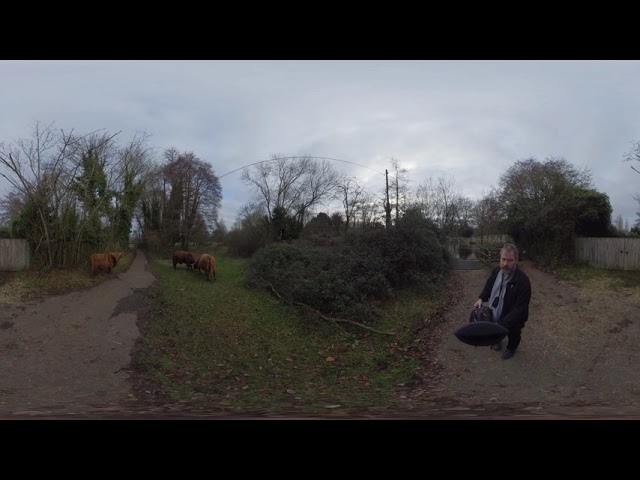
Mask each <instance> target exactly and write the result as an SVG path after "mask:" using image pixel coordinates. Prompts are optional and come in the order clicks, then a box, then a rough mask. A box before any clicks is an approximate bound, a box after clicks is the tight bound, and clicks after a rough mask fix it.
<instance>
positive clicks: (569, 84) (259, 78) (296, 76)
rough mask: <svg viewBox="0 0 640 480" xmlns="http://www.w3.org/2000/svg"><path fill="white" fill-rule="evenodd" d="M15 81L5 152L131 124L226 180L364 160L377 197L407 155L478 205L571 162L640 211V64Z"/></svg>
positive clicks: (240, 68)
mask: <svg viewBox="0 0 640 480" xmlns="http://www.w3.org/2000/svg"><path fill="white" fill-rule="evenodd" d="M0 82H1V88H0V142H4V143H5V144H7V143H12V142H13V141H14V140H15V139H17V138H28V137H30V136H31V132H32V129H33V126H34V124H35V122H36V121H38V122H40V123H43V124H49V123H51V122H55V126H56V127H58V128H62V129H65V130H67V131H68V130H71V129H75V131H76V132H78V133H89V132H91V131H95V130H98V129H104V130H106V131H108V132H112V133H115V132H118V131H122V133H121V134H120V139H121V140H120V141H121V142H122V144H123V145H124V144H125V143H126V142H127V140H129V139H131V137H132V136H133V135H134V134H135V133H136V132H140V131H145V132H147V133H148V134H150V135H151V144H152V145H153V146H154V147H155V149H156V150H157V152H158V155H157V157H158V159H159V160H160V159H161V153H162V151H163V150H164V149H166V148H170V147H174V148H176V149H178V150H179V151H189V152H193V153H195V154H196V155H197V156H198V157H199V158H200V159H202V160H204V161H207V162H210V163H211V164H212V166H213V169H214V172H215V173H216V174H217V175H218V176H223V175H225V174H226V173H228V172H230V171H232V170H234V169H236V168H239V167H241V166H243V165H247V164H251V163H254V162H258V161H261V160H267V159H269V158H271V156H272V155H273V154H283V155H289V156H296V155H310V156H317V157H330V158H335V159H341V160H344V161H347V162H353V163H357V164H360V165H364V166H366V167H368V168H364V167H358V166H355V165H351V164H348V163H342V162H335V163H334V165H335V167H336V169H337V170H339V171H341V172H344V173H348V174H350V175H354V176H356V177H358V179H359V180H360V181H361V182H362V183H365V184H366V186H367V188H368V190H369V191H371V192H372V193H378V192H380V191H381V190H382V188H383V186H384V175H383V173H384V170H385V168H389V169H390V168H391V163H390V158H394V159H396V160H398V162H399V163H400V166H401V167H404V168H406V169H408V170H409V177H410V178H411V184H410V186H411V187H412V188H416V187H417V186H418V185H420V184H421V183H422V182H424V181H426V180H427V179H428V178H429V177H432V178H433V179H434V180H435V179H437V178H438V177H444V178H447V179H450V180H452V181H453V182H454V183H455V186H456V187H457V189H458V190H459V192H460V193H461V194H463V195H465V196H468V197H469V198H471V199H473V200H477V199H479V198H481V197H482V196H483V195H484V194H486V193H487V192H488V191H489V190H490V188H491V187H492V186H496V185H497V182H498V179H499V177H500V175H501V174H502V173H504V172H505V171H506V170H507V169H508V168H509V167H510V166H511V165H513V163H514V162H515V161H517V160H524V159H527V158H532V157H533V158H535V159H536V160H539V161H544V160H545V159H546V158H549V157H554V158H564V159H566V160H567V161H568V162H570V163H571V164H573V165H574V166H576V167H577V168H583V167H585V168H588V169H589V170H590V171H591V173H592V179H593V184H594V186H595V188H596V189H597V190H598V191H600V192H603V193H606V194H607V195H608V196H609V198H610V200H611V205H612V207H613V217H612V218H613V219H615V218H616V217H617V215H618V214H621V215H622V216H623V218H624V219H626V220H628V222H629V226H632V225H633V224H634V223H635V221H636V212H637V211H638V210H640V207H639V205H638V203H637V202H636V201H635V200H634V199H633V196H634V195H635V194H638V193H640V174H638V173H635V172H634V171H633V170H632V169H631V167H630V165H631V164H630V163H628V162H623V159H624V156H625V154H626V153H627V152H629V151H630V150H631V148H632V147H633V144H634V143H635V142H637V141H640V61H582V60H581V61H564V60H553V61H532V60H525V61H511V60H502V61H484V60H473V61H465V60H456V61H443V60H421V61H399V60H390V61H352V60H341V61H319V60H312V61H266V60H261V61H247V60H239V61H214V60H206V61H205V60H202V61H157V60H156V61H134V60H127V61H78V60H73V61H51V60H48V61H32V60H30V61H16V60H12V61H0ZM635 165H636V166H637V167H640V165H638V164H637V163H636V164H635ZM0 168H1V167H0ZM376 172H381V173H376ZM240 176H241V171H238V172H235V173H233V174H230V175H226V176H224V177H223V178H221V184H222V194H223V200H222V207H221V210H220V216H221V218H222V219H223V220H224V221H225V223H226V225H227V227H231V226H232V225H233V223H234V221H235V219H236V215H237V213H238V211H239V209H240V208H241V207H242V206H243V205H244V204H246V203H247V202H248V201H249V200H250V191H249V190H248V188H247V187H246V186H245V185H243V184H242V183H241V181H240ZM6 190H7V187H6V182H5V181H4V180H3V181H2V182H1V183H0V193H2V194H4V193H6Z"/></svg>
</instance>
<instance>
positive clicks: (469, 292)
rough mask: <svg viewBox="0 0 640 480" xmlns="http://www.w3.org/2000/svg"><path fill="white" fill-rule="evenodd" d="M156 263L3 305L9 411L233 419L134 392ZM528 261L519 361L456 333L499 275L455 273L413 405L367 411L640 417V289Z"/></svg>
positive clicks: (0, 321)
mask: <svg viewBox="0 0 640 480" xmlns="http://www.w3.org/2000/svg"><path fill="white" fill-rule="evenodd" d="M146 267H147V259H146V257H145V255H144V254H143V253H142V252H138V254H137V256H136V258H135V259H134V261H133V263H132V264H131V266H130V268H129V270H128V271H127V272H124V273H120V274H118V275H114V278H113V279H110V280H108V281H106V282H103V283H101V284H100V285H98V286H96V287H94V288H91V289H88V290H84V291H80V292H74V293H70V294H68V295H62V296H55V297H50V298H47V299H44V300H39V301H31V302H26V303H22V304H11V305H7V304H0V372H2V374H1V375H0V418H24V417H36V418H69V417H74V416H75V417H79V418H93V417H95V416H98V417H105V416H106V417H107V418H121V417H123V416H130V417H131V416H133V417H135V418H141V417H142V418H173V417H175V418H184V416H192V417H193V416H195V417H197V418H206V417H208V416H211V417H213V416H215V417H220V416H225V414H224V413H220V412H217V413H215V414H214V413H213V412H211V413H207V412H202V411H201V412H198V413H194V412H188V411H186V412H185V411H181V410H180V409H181V408H182V407H180V405H166V406H151V405H146V404H145V402H144V401H143V400H138V399H136V397H135V395H134V394H133V393H132V392H134V391H140V389H139V388H138V389H137V390H136V389H135V388H134V383H136V380H134V377H133V376H132V372H130V370H129V369H130V367H131V365H130V362H131V352H132V350H133V347H134V343H135V341H136V339H137V337H138V335H139V332H138V328H137V325H136V320H137V314H138V311H139V310H140V309H141V308H142V306H143V298H144V295H145V291H146V289H147V288H148V287H149V286H150V285H151V284H152V283H153V281H154V277H153V276H152V275H151V274H150V273H149V272H148V271H147V268H146ZM521 268H523V270H525V271H526V272H527V274H528V275H529V277H530V279H531V284H532V292H533V294H532V300H531V306H530V317H529V321H528V322H527V325H526V328H525V329H524V330H523V340H522V343H521V345H520V348H519V349H518V352H517V353H516V355H515V356H514V357H513V358H512V359H510V360H507V361H503V360H501V359H500V354H499V353H498V352H494V351H491V350H490V349H489V347H472V346H469V345H466V344H463V343H461V342H460V341H459V340H458V339H457V338H456V337H455V336H453V331H454V330H455V329H456V328H457V327H458V326H460V325H462V324H463V323H464V322H466V320H467V318H468V315H469V312H470V310H471V307H472V305H473V303H474V301H475V300H476V298H477V295H478V293H479V292H480V291H481V290H482V286H483V284H484V281H485V280H486V278H487V276H488V273H489V272H488V270H461V271H456V272H455V273H454V278H453V281H454V285H457V287H456V294H455V295H454V297H455V298H456V303H455V304H454V305H452V307H451V309H450V311H449V312H448V313H447V315H446V318H445V321H444V322H443V323H441V324H439V325H438V326H437V327H436V328H435V330H434V329H425V330H426V331H427V333H425V335H427V336H428V338H426V339H425V340H428V341H429V342H431V345H432V350H431V355H430V356H429V358H427V359H425V369H424V371H423V378H422V382H418V384H417V385H416V386H414V387H412V389H410V390H409V391H408V392H407V395H406V398H405V401H406V409H405V410H404V411H403V412H388V411H376V410H375V409H372V411H370V412H363V414H362V417H365V418H381V417H389V418H398V417H400V418H416V417H418V418H460V417H465V418H466V417H472V418H474V417H482V416H489V417H491V418H496V417H498V418H505V417H511V416H525V417H534V418H540V417H543V418H544V417H549V416H551V417H554V416H555V417H558V416H559V417H565V418H566V417H567V416H572V417H574V418H581V417H586V418H621V417H625V418H626V417H633V418H640V368H638V366H639V365H640V346H639V342H638V339H639V338H640V320H638V317H637V314H636V312H637V311H638V307H640V294H638V293H637V289H636V290H635V291H634V290H631V289H624V288H619V287H616V288H601V289H595V290H594V289H592V290H586V289H583V288H578V287H576V286H574V285H572V284H570V283H568V282H563V281H560V280H558V279H557V278H555V277H554V276H553V275H551V274H547V273H544V272H542V271H540V270H538V269H536V268H535V267H534V265H533V264H531V263H530V262H523V263H521ZM138 380H139V379H138ZM135 386H136V387H139V386H140V384H139V383H137V384H136V385H135ZM143 416H144V417H143ZM340 416H341V415H340V414H339V413H337V412H336V414H334V415H327V417H333V418H335V417H340ZM271 417H279V418H282V416H279V415H271ZM284 417H285V418H290V416H284ZM231 418H233V415H231ZM296 418H302V417H296Z"/></svg>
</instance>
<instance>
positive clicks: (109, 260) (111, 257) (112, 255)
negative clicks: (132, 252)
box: [89, 252, 124, 278]
mask: <svg viewBox="0 0 640 480" xmlns="http://www.w3.org/2000/svg"><path fill="white" fill-rule="evenodd" d="M123 256H124V253H121V252H106V253H92V254H91V256H90V257H89V261H90V262H91V278H94V277H95V276H96V273H98V271H100V270H106V271H107V273H109V275H111V269H112V268H113V267H115V266H116V265H117V264H118V262H119V261H120V259H121V258H122V257H123Z"/></svg>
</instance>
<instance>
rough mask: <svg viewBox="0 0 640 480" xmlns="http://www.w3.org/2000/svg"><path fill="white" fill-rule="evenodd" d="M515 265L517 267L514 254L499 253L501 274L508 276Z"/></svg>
mask: <svg viewBox="0 0 640 480" xmlns="http://www.w3.org/2000/svg"><path fill="white" fill-rule="evenodd" d="M516 265H518V261H517V260H516V254H515V252H511V251H505V250H503V251H501V252H500V270H502V273H504V274H507V275H510V274H511V272H513V270H514V269H515V268H516Z"/></svg>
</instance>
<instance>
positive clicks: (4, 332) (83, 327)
mask: <svg viewBox="0 0 640 480" xmlns="http://www.w3.org/2000/svg"><path fill="white" fill-rule="evenodd" d="M146 264H147V260H146V257H145V255H144V254H143V253H142V252H138V254H137V255H136V257H135V259H134V261H133V263H132V265H131V266H130V268H129V269H128V271H127V272H124V273H120V274H118V275H114V278H113V279H110V280H107V281H106V282H103V283H101V284H99V285H97V286H96V287H94V288H91V289H88V290H83V291H79V292H74V293H70V294H68V295H60V296H55V297H50V298H46V299H44V300H39V301H31V302H26V303H22V304H17V305H1V306H0V372H2V374H1V375H0V415H2V416H3V417H6V416H8V415H9V416H11V415H34V416H35V415H40V416H43V415H44V416H46V415H64V416H67V417H68V416H73V415H78V416H86V414H87V412H99V411H100V410H101V409H105V408H107V409H108V408H111V407H112V406H113V405H122V404H126V402H127V401H128V400H130V399H131V398H132V397H131V394H130V392H131V382H130V379H129V371H128V368H129V363H130V360H131V358H130V354H131V351H132V348H133V345H134V342H135V340H136V338H137V337H138V328H137V325H136V319H137V311H138V309H139V308H141V307H142V305H143V302H142V299H143V297H144V291H145V289H147V288H148V287H149V286H150V285H151V284H152V283H153V281H154V277H153V275H151V273H149V272H147V271H146Z"/></svg>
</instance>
